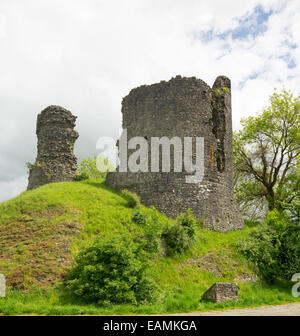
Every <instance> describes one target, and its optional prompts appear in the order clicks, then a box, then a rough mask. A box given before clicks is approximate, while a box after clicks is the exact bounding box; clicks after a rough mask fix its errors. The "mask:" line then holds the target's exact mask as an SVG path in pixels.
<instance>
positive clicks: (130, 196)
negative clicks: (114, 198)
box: [122, 189, 141, 209]
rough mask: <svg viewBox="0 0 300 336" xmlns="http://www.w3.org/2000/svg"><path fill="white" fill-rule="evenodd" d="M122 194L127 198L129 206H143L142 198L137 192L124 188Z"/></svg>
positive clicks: (135, 207)
mask: <svg viewBox="0 0 300 336" xmlns="http://www.w3.org/2000/svg"><path fill="white" fill-rule="evenodd" d="M122 195H123V196H124V197H125V198H126V200H127V204H128V207H129V208H134V209H139V208H140V207H141V201H140V198H139V196H138V195H137V194H136V193H134V192H132V191H129V190H127V189H123V190H122Z"/></svg>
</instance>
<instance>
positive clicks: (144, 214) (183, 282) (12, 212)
mask: <svg viewBox="0 0 300 336" xmlns="http://www.w3.org/2000/svg"><path fill="white" fill-rule="evenodd" d="M136 213H140V214H141V216H140V215H139V216H135V214H136ZM134 217H139V218H143V219H145V220H146V221H145V220H142V221H141V222H135V221H134V220H133V218H134ZM175 222H176V221H174V220H172V219H170V218H167V217H166V216H164V215H162V214H160V213H159V212H158V211H156V210H155V209H154V208H150V209H149V208H146V207H144V206H142V205H141V206H140V208H139V209H135V208H129V207H128V202H127V199H126V198H124V197H123V195H122V194H121V193H118V192H116V191H114V190H113V189H111V188H109V187H107V186H106V185H105V184H104V182H99V181H95V180H86V181H81V182H62V183H53V184H49V185H45V186H42V187H40V188H38V189H35V190H31V191H26V192H24V193H22V194H21V195H20V196H18V197H16V198H14V199H12V200H10V201H7V202H4V203H2V204H0V231H1V232H0V273H4V274H5V275H6V276H7V284H8V291H7V295H8V296H7V298H6V299H0V312H2V313H3V314H51V315H55V314H128V313H134V314H138V313H141V314H148V313H167V312H169V313H176V312H188V311H193V310H209V309H221V308H228V307H246V306H255V305H262V304H276V303H277V304H278V303H284V302H293V301H296V300H297V299H296V298H293V297H292V296H291V285H289V284H286V285H278V284H276V285H268V284H265V283H261V282H258V283H254V282H247V281H252V280H251V279H255V274H254V273H253V271H252V270H251V269H250V268H249V266H248V262H247V260H246V258H245V257H244V256H243V255H241V254H240V253H239V252H238V250H237V249H236V247H235V246H236V240H237V239H238V238H241V237H244V238H245V237H247V236H248V234H249V233H250V232H252V230H253V228H250V227H248V226H247V227H246V228H245V229H244V230H242V231H233V232H228V233H220V232H211V231H208V230H205V229H203V228H202V227H201V226H200V225H199V223H194V224H195V230H194V231H195V236H194V240H193V244H190V246H189V248H188V249H187V250H185V251H184V252H183V253H179V254H178V253H177V254H173V255H171V256H165V253H166V249H167V247H166V246H165V243H164V240H163V239H162V237H161V235H162V232H163V231H164V229H165V228H166V227H167V226H168V225H173V224H175ZM123 235H125V236H126V235H128V236H130V237H131V240H132V242H133V244H138V245H139V246H140V248H141V250H143V251H145V252H146V253H147V259H148V262H149V268H148V270H145V276H146V275H147V276H150V277H151V278H152V279H153V281H154V283H155V285H156V287H157V291H156V295H157V296H156V298H155V300H154V301H153V302H151V303H145V302H143V303H142V302H140V303H138V304H137V305H136V304H132V303H127V304H125V303H124V304H116V303H110V304H109V303H107V304H105V305H101V306H99V304H96V303H86V302H81V300H80V299H79V298H77V296H74V295H72V296H71V295H68V296H67V295H66V291H65V289H63V288H62V287H61V284H62V283H63V281H64V279H65V280H66V278H65V277H66V274H67V273H68V272H69V271H70V269H71V268H72V267H73V266H75V264H74V259H75V258H76V256H77V255H79V253H80V252H81V251H84V250H86V249H88V248H89V247H91V246H93V244H94V242H95V240H96V239H98V240H99V241H100V242H102V243H103V244H104V242H107V241H110V240H111V239H112V238H113V237H116V239H118V238H119V239H121V237H122V236H123ZM102 243H101V244H102ZM217 281H237V282H238V283H239V286H240V299H239V302H238V303H230V304H228V303H224V304H211V303H209V304H208V303H199V299H200V297H201V295H202V294H203V293H204V292H205V290H207V288H209V287H210V286H211V284H213V283H214V282H217ZM298 300H299V299H298Z"/></svg>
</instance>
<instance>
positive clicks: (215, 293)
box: [202, 282, 239, 302]
mask: <svg viewBox="0 0 300 336" xmlns="http://www.w3.org/2000/svg"><path fill="white" fill-rule="evenodd" d="M238 295H239V286H238V284H237V283H235V282H216V283H215V284H213V285H212V286H211V287H210V288H209V289H208V290H207V291H206V292H205V293H204V294H203V296H202V297H203V298H204V299H207V300H210V301H213V302H224V301H228V300H234V301H238Z"/></svg>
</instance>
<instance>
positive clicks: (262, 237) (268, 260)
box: [238, 210, 300, 283]
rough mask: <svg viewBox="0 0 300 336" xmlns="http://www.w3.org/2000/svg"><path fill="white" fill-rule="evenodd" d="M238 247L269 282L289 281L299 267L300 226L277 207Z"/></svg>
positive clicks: (259, 273)
mask: <svg viewBox="0 0 300 336" xmlns="http://www.w3.org/2000/svg"><path fill="white" fill-rule="evenodd" d="M238 247H239V249H240V251H241V252H242V253H243V254H244V255H245V256H246V257H247V258H248V260H250V261H251V262H252V263H253V265H254V266H255V268H256V270H257V272H258V275H259V276H260V277H261V278H262V279H263V280H265V281H266V282H269V283H272V282H274V281H275V280H290V279H291V277H292V275H293V274H295V273H298V272H299V270H300V225H299V224H298V223H295V222H293V221H292V220H291V219H290V218H289V217H288V216H287V215H285V214H283V213H281V214H280V213H279V212H278V211H277V210H273V211H271V212H269V214H268V216H267V218H266V221H265V223H263V224H262V225H261V226H259V227H258V228H256V229H255V230H254V231H253V232H251V233H250V235H249V237H248V238H246V239H243V240H242V241H240V242H239V243H238Z"/></svg>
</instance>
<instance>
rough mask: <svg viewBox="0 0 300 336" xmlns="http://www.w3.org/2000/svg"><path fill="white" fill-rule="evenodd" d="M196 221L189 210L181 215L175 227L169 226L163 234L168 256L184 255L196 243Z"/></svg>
mask: <svg viewBox="0 0 300 336" xmlns="http://www.w3.org/2000/svg"><path fill="white" fill-rule="evenodd" d="M196 223H197V221H196V219H195V217H194V215H193V213H192V211H191V209H189V210H188V211H187V212H186V213H182V214H180V215H179V216H178V217H177V218H176V221H175V224H174V225H168V226H166V228H165V229H164V231H163V233H162V238H163V239H164V241H165V243H166V247H167V254H168V255H172V254H175V253H183V252H184V251H186V250H187V249H188V248H189V246H190V245H191V243H192V242H193V241H194V238H195V235H196Z"/></svg>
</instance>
